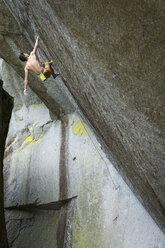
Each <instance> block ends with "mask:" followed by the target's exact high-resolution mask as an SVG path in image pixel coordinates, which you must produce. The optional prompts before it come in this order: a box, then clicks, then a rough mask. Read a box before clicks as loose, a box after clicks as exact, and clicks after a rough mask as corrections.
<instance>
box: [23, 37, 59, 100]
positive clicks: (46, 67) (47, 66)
mask: <svg viewBox="0 0 165 248" xmlns="http://www.w3.org/2000/svg"><path fill="white" fill-rule="evenodd" d="M38 46H39V37H38V36H37V37H36V42H35V45H34V49H33V51H32V52H31V53H30V55H29V54H27V53H21V54H20V55H19V58H20V60H21V61H23V62H24V61H26V66H25V86H24V95H26V91H27V85H28V74H29V71H32V72H34V73H35V74H37V76H38V77H39V78H40V79H41V80H42V81H45V80H46V79H47V78H49V77H50V76H51V75H52V76H53V78H56V77H57V76H58V75H59V74H55V73H54V71H53V69H52V68H51V65H52V63H53V62H52V61H50V62H46V63H44V64H42V63H41V62H40V61H39V59H38V58H37V56H36V52H37V49H38Z"/></svg>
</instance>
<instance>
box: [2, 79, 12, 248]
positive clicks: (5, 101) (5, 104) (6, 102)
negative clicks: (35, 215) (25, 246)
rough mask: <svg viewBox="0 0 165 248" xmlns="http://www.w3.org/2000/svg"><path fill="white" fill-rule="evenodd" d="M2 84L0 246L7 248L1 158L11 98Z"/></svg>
mask: <svg viewBox="0 0 165 248" xmlns="http://www.w3.org/2000/svg"><path fill="white" fill-rule="evenodd" d="M2 85H3V82H2V81H1V80H0V227H1V228H0V246H1V247H2V248H8V241H7V233H6V225H5V215H4V179H3V158H4V151H5V141H6V137H7V133H8V127H9V123H10V118H11V113H12V108H13V99H12V97H11V96H10V95H9V94H8V93H7V92H6V91H4V89H3V88H2Z"/></svg>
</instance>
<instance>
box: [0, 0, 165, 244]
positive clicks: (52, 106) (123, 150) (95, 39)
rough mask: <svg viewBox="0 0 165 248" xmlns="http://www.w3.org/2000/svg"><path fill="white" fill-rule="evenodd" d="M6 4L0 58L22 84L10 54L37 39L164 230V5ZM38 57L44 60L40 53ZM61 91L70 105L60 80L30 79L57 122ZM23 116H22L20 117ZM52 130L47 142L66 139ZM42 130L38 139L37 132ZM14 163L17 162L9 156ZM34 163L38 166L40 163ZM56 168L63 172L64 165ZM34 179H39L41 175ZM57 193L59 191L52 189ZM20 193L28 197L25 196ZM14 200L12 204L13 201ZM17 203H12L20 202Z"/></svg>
mask: <svg viewBox="0 0 165 248" xmlns="http://www.w3.org/2000/svg"><path fill="white" fill-rule="evenodd" d="M5 4H6V5H4V2H3V1H0V6H2V8H1V9H2V10H3V11H2V12H1V17H0V18H1V20H2V22H1V26H0V28H1V29H0V34H1V36H0V43H1V48H0V55H1V57H3V58H4V59H5V60H6V61H7V62H8V63H9V64H11V65H12V67H13V68H14V69H15V71H16V72H17V73H18V74H19V75H20V76H22V78H23V76H24V71H23V67H22V66H21V63H20V62H19V61H18V60H17V59H16V55H17V54H18V53H19V52H20V51H25V52H29V51H30V50H31V49H32V45H33V44H34V35H36V34H38V35H39V36H40V43H41V46H42V50H43V49H44V51H45V52H46V53H47V54H48V57H49V58H51V59H52V60H54V61H56V63H57V65H58V68H57V67H56V69H59V70H60V72H61V75H62V77H63V80H64V82H65V84H66V85H67V87H68V88H69V89H70V92H71V93H72V95H73V96H74V99H76V101H77V103H78V104H79V106H80V107H81V109H82V110H83V113H84V114H85V116H86V117H87V118H88V120H89V121H90V123H91V124H92V126H93V127H94V128H95V130H96V132H97V134H98V135H99V137H100V142H101V144H102V146H106V147H105V148H106V153H107V155H108V156H109V158H110V159H111V161H112V162H113V164H114V165H115V167H116V168H117V170H118V171H119V172H120V174H121V175H122V176H123V178H124V180H125V181H126V182H127V184H128V185H129V187H130V188H131V189H132V191H133V192H134V193H135V194H136V196H137V197H138V199H139V200H140V201H141V202H142V204H143V205H144V206H145V208H146V209H147V211H148V212H149V213H150V214H151V216H152V217H153V218H154V220H155V221H156V223H157V224H158V225H159V226H160V227H161V229H162V230H163V231H164V230H165V221H164V220H165V202H164V199H165V198H164V189H165V184H164V160H163V144H164V132H163V130H164V116H165V115H164V108H163V107H164V84H163V80H164V72H163V64H164V63H163V52H164V45H163V44H164V34H163V27H164V15H163V12H164V5H163V1H161V0H160V1H158V2H156V1H145V0H143V1H133V2H132V1H120V0H119V1H117V2H116V1H113V0H111V1H108V2H107V1H101V0H99V1H93V2H92V3H90V2H89V1H81V0H80V1H79V2H78V3H75V2H72V1H62V2H61V1H49V0H46V1H43V0H41V1H39V2H38V1H35V0H34V1H33V2H32V1H21V2H20V1H16V0H14V1H8V0H7V1H5ZM9 10H10V11H9ZM41 57H42V58H43V59H46V58H44V54H42V51H41ZM22 80H23V79H22ZM61 86H62V87H63V88H64V91H65V94H67V95H68V97H70V99H71V96H70V94H69V92H68V91H67V89H66V88H65V86H64V85H63V83H62V81H61V80H60V79H59V80H58V81H57V85H54V83H53V82H50V84H48V85H41V84H40V82H39V81H38V80H37V79H34V77H33V76H31V77H30V87H31V89H32V90H33V91H34V92H35V93H36V94H37V95H38V96H39V98H40V99H41V100H42V101H43V102H44V103H45V105H46V106H47V107H48V109H49V110H50V111H51V114H53V115H54V116H55V117H54V118H56V119H57V118H59V117H60V113H61V111H63V112H65V113H66V114H70V113H71V112H72V111H73V109H74V107H73V106H70V104H69V101H68V98H65V97H64V95H65V94H63V93H62V91H61ZM21 90H22V88H20V91H21ZM61 94H62V97H59V96H61ZM30 99H31V98H30ZM71 101H72V102H73V100H71ZM74 104H75V102H74ZM74 106H75V105H74ZM30 109H33V108H32V107H30V106H29V108H28V110H26V111H27V113H30V114H31V112H30V111H31V110H30ZM32 112H33V110H32ZM19 114H20V112H19ZM25 115H26V112H23V110H22V114H21V116H25ZM21 118H22V117H21ZM23 118H24V117H23ZM47 118H48V119H47V120H45V121H46V122H47V121H48V122H49V118H51V116H50V117H48V115H47ZM68 121H69V120H68ZM34 123H35V122H34ZM43 125H45V124H43ZM58 125H59V126H58ZM58 125H55V126H54V125H52V127H51V128H52V129H51V131H50V136H51V135H52V133H51V132H53V130H54V132H55V133H56V132H57V135H59V133H60V132H64V133H65V131H66V130H65V129H66V127H65V125H64V126H61V124H60V123H59V124H58ZM58 128H59V129H58ZM41 129H42V127H40V128H39V131H37V132H38V133H37V135H38V134H41V132H40V131H41ZM58 130H63V131H58ZM26 134H27V133H26ZM30 135H31V136H27V137H25V138H28V141H29V140H31V141H33V140H34V139H35V141H36V142H37V138H34V137H33V136H35V135H36V133H35V135H32V132H31V133H30ZM66 135H67V133H66ZM37 137H39V136H37ZM64 137H65V136H64ZM24 141H25V140H24ZM24 141H23V142H24ZM26 141H27V140H26ZM60 141H61V139H60ZM55 143H56V142H55ZM55 143H54V145H55ZM64 143H65V142H63V144H64ZM26 144H28V142H27V143H26ZM20 145H21V143H20ZM24 145H25V144H24ZM32 145H33V146H34V145H35V142H33V143H32ZM23 147H24V146H23ZM21 149H22V147H21ZM30 149H31V148H30ZM36 149H37V148H36ZM42 149H44V148H41V151H42V153H43V150H42ZM60 149H61V150H60V152H61V153H62V151H65V149H66V147H65V145H64V147H61V148H60ZM29 154H31V152H29ZM64 155H65V153H64ZM40 156H41V155H39V157H40ZM56 159H57V164H58V161H61V162H60V163H63V160H62V158H61V160H60V158H59V160H58V158H56ZM14 161H18V162H19V160H16V158H14ZM37 161H38V162H37V168H39V167H38V166H39V158H38V160H37ZM50 161H51V157H50ZM32 163H33V158H32ZM63 169H64V171H65V169H66V168H65V166H64V168H63ZM48 174H49V173H48ZM61 174H62V175H63V174H64V173H61ZM35 175H36V174H35ZM40 176H41V178H43V175H42V172H41V175H40ZM53 176H55V175H53V174H52V175H51V177H52V179H51V180H52V181H53ZM64 181H65V180H64ZM57 184H60V180H59V182H58V183H57ZM50 185H51V187H52V184H50ZM61 185H62V183H61ZM56 186H57V185H54V188H56ZM24 188H26V187H25V185H24ZM66 188H67V186H66V185H65V187H64V190H63V191H62V192H63V193H60V194H62V196H61V198H58V197H56V198H55V199H54V200H55V201H56V200H60V199H63V200H67V199H68V198H67V197H66V195H67V194H66ZM57 192H61V191H60V190H59V189H58V188H57ZM72 193H73V192H72ZM37 194H38V196H40V193H39V192H36V195H35V197H36V196H37ZM25 195H26V197H27V196H28V195H29V192H28V193H26V194H25ZM73 196H74V194H71V195H69V198H70V197H71V198H72V197H73ZM13 197H14V198H15V197H16V198H15V200H16V201H15V203H16V202H17V201H18V200H19V199H18V198H17V197H18V195H17V196H13ZM35 197H34V198H35ZM46 197H47V199H43V201H41V205H42V204H46V201H47V200H48V199H49V200H51V198H52V196H51V194H50V198H49V196H48V195H47V196H46ZM30 199H32V198H30ZM39 199H40V198H39ZM21 200H22V198H20V202H19V204H23V202H24V200H23V202H21ZM25 202H26V204H31V203H34V202H33V201H31V202H29V199H28V197H27V199H26V201H25ZM77 247H78V246H77ZM89 247H90V246H89ZM91 247H92V244H91Z"/></svg>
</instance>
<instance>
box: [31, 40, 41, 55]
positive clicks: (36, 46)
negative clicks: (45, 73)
mask: <svg viewBox="0 0 165 248" xmlns="http://www.w3.org/2000/svg"><path fill="white" fill-rule="evenodd" d="M38 39H39V37H38V36H37V37H36V43H35V45H34V48H33V51H32V53H36V51H37V49H38V46H39V41H38Z"/></svg>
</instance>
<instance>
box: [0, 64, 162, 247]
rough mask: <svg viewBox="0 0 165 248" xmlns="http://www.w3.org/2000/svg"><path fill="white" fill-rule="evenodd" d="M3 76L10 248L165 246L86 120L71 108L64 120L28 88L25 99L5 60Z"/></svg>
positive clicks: (160, 235) (18, 77)
mask: <svg viewBox="0 0 165 248" xmlns="http://www.w3.org/2000/svg"><path fill="white" fill-rule="evenodd" d="M11 77H12V79H13V80H12V81H11V80H10V78H11ZM0 78H1V79H2V80H3V82H4V84H3V87H4V89H5V91H7V92H9V94H10V95H12V97H14V109H13V113H12V117H11V121H10V127H9V132H8V137H7V140H6V148H5V156H4V178H5V209H6V225H7V235H8V241H9V247H10V248H18V247H23V248H29V247H33V248H38V247H40V248H56V247H57V248H71V247H73V248H82V247H84V248H86V247H88V248H93V247H96V248H100V247H103V248H106V247H112V248H115V247H121V248H129V247H130V248H135V247H140V248H151V247H153V248H155V247H159V248H163V247H164V244H165V237H164V235H163V233H162V232H161V231H160V229H159V228H158V226H157V225H156V224H155V223H154V221H153V220H152V219H151V217H150V216H149V215H148V213H147V212H146V211H145V209H144V208H143V207H142V205H141V204H140V203H139V202H138V200H137V199H136V198H135V196H134V195H133V193H132V192H131V190H130V189H129V188H128V186H127V185H126V183H125V182H124V181H123V180H122V178H121V176H120V175H119V174H118V172H117V171H116V170H115V169H114V167H113V165H112V164H111V162H110V161H109V160H108V158H107V156H106V154H105V153H104V152H103V150H102V148H101V144H100V143H99V142H98V140H97V139H96V137H95V135H94V133H93V131H92V129H91V128H90V127H89V126H88V125H86V124H85V123H84V121H83V120H82V119H81V117H80V116H79V115H78V114H77V113H74V112H73V111H72V108H71V107H70V106H67V107H68V110H69V109H70V111H69V112H68V114H67V115H65V116H63V117H62V118H61V120H58V119H57V116H55V115H53V114H52V113H51V112H50V111H49V109H48V108H47V107H46V106H45V105H44V104H43V103H42V102H41V100H40V99H39V98H38V97H37V96H36V95H35V94H34V93H33V92H32V91H31V90H30V89H29V92H28V96H26V97H24V96H22V91H21V90H22V79H21V78H20V76H18V74H17V73H16V72H15V71H14V70H13V69H12V68H11V67H10V66H9V65H8V64H7V63H5V62H4V61H2V60H1V63H0ZM58 80H59V81H60V79H58ZM51 83H52V82H51V80H49V81H48V82H47V86H48V85H49V84H51ZM55 88H56V86H55V84H54V85H52V91H54V90H55ZM58 97H59V98H61V97H62V93H59V95H58ZM65 97H66V96H65ZM66 101H67V99H65V98H64V97H63V104H62V106H61V107H62V108H65V102H66ZM132 230H133V232H132ZM153 233H154V235H153ZM146 237H147V238H146Z"/></svg>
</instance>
